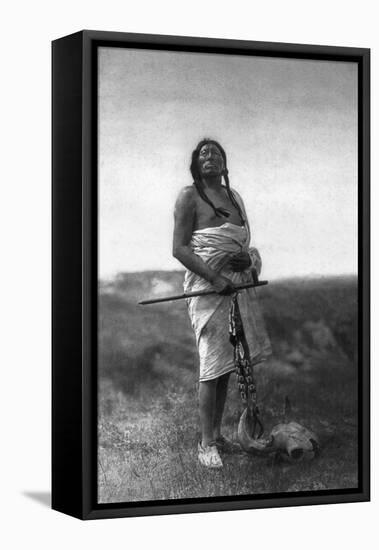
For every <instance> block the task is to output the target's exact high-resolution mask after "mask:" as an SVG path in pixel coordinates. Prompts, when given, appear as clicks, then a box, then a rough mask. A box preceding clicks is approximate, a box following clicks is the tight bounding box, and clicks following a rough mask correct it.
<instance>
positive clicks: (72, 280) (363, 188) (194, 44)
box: [52, 30, 370, 519]
mask: <svg viewBox="0 0 379 550" xmlns="http://www.w3.org/2000/svg"><path fill="white" fill-rule="evenodd" d="M99 46H115V47H129V48H140V49H146V48H148V49H154V50H166V51H186V52H208V53H223V54H234V55H241V56H244V55H264V56H275V57H278V56H279V57H283V58H299V59H316V60H334V61H353V62H356V63H358V85H359V90H358V102H359V108H358V111H359V121H358V125H359V130H358V139H359V144H358V175H359V197H358V209H359V231H358V237H359V253H358V266H359V269H358V293H359V308H358V312H359V326H358V331H359V349H358V354H359V387H358V394H359V418H358V422H359V460H358V463H359V487H358V488H357V489H341V490H325V491H315V492H307V493H304V492H303V493H288V494H279V495H274V494H270V495H263V496H262V495H257V496H254V495H249V496H236V497H220V498H204V499H191V500H175V501H149V502H141V503H136V502H130V503H125V504H118V503H117V504H98V503H97V498H96V484H97V477H96V473H97V461H96V449H97V425H96V421H97V370H96V364H97V48H98V47H99ZM52 62H53V63H52V96H53V106H52V114H53V122H52V137H53V145H52V157H53V168H52V180H53V197H52V211H53V226H52V230H53V249H52V256H53V266H52V278H53V289H52V298H53V310H52V321H53V328H52V339H53V354H52V379H53V381H52V508H53V509H55V510H58V511H60V512H64V513H66V514H69V515H72V516H75V517H77V518H81V519H97V518H113V517H123V516H145V515H155V514H174V513H175V514H178V513H187V512H204V511H217V510H240V509H248V508H267V507H280V506H301V505H309V504H329V503H342V502H359V501H367V500H369V499H370V363H369V357H370V342H369V333H370V305H369V302H370V258H369V250H370V207H369V194H370V50H369V49H365V48H350V47H335V46H316V45H301V44H283V43H268V42H254V41H241V40H219V39H208V38H193V37H191V38H189V37H179V36H159V35H145V34H129V33H118V32H102V31H90V30H88V31H87V30H86V31H81V32H78V33H75V34H72V35H70V36H66V37H63V38H61V39H58V40H55V41H54V42H53V43H52Z"/></svg>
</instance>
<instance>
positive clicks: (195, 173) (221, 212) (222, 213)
mask: <svg viewBox="0 0 379 550" xmlns="http://www.w3.org/2000/svg"><path fill="white" fill-rule="evenodd" d="M204 145H215V146H216V147H217V149H218V150H219V151H220V153H221V156H222V158H223V160H224V170H223V173H222V175H223V176H224V180H225V187H226V191H227V193H228V196H229V198H230V200H231V202H232V204H233V205H234V206H235V207H236V209H237V211H238V213H239V215H240V217H241V220H243V219H244V217H243V214H242V211H241V207H240V205H239V204H238V202H237V200H236V198H235V196H234V194H233V191H232V190H231V189H230V183H229V176H228V168H227V166H226V153H225V151H224V149H223V147H221V145H220V144H219V143H218V142H217V141H215V140H213V139H208V138H205V139H203V140H201V141H200V143H198V144H197V146H196V149H195V150H194V151H193V152H192V160H191V166H190V170H191V174H192V177H193V184H194V186H195V187H196V190H197V192H198V193H199V195H200V197H201V198H202V199H203V201H205V202H206V203H207V204H209V206H210V207H211V208H212V209H213V211H214V213H215V214H216V216H218V217H219V218H221V217H223V218H228V217H229V216H230V212H228V211H227V210H226V209H225V208H216V207H215V205H214V204H213V202H212V201H211V200H210V198H209V197H208V196H207V194H206V193H205V191H204V185H203V182H202V181H201V175H200V171H199V154H200V150H201V148H202V147H204Z"/></svg>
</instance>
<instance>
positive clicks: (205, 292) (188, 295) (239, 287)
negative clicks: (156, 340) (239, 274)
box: [138, 281, 268, 306]
mask: <svg viewBox="0 0 379 550" xmlns="http://www.w3.org/2000/svg"><path fill="white" fill-rule="evenodd" d="M267 284H268V281H257V282H254V283H245V284H242V285H235V287H234V288H235V289H236V291H238V290H244V289H245V288H253V287H256V286H264V285H267ZM209 294H217V292H216V291H215V290H199V291H198V292H187V293H183V294H177V295H176V296H166V297H165V298H153V299H152V300H142V302H138V303H139V304H140V305H141V306H146V305H148V304H160V303H162V302H172V301H173V300H183V299H184V298H193V297H194V296H208V295H209ZM231 294H232V293H231Z"/></svg>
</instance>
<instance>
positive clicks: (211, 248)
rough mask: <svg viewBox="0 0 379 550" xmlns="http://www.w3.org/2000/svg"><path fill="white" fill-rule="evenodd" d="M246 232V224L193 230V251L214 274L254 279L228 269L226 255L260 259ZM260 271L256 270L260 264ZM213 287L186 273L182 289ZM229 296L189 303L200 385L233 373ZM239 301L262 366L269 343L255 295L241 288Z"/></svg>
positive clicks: (254, 354)
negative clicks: (240, 255) (250, 246)
mask: <svg viewBox="0 0 379 550" xmlns="http://www.w3.org/2000/svg"><path fill="white" fill-rule="evenodd" d="M249 244H250V230H249V225H248V223H247V220H246V221H245V225H243V226H238V225H235V224H233V223H229V222H226V223H224V224H223V225H221V226H219V227H206V228H204V229H199V230H196V231H194V232H193V234H192V239H191V247H192V250H193V252H194V253H195V254H196V255H198V256H200V258H201V259H202V260H203V261H204V262H206V263H207V264H208V265H209V267H211V268H212V269H213V270H215V271H218V272H219V273H220V275H223V276H225V277H227V278H228V279H230V280H231V281H233V283H235V284H241V283H244V282H251V281H252V273H251V268H248V269H246V270H245V271H242V272H236V271H232V270H231V269H230V268H229V267H227V266H226V263H227V262H228V261H229V259H230V256H231V255H233V254H236V253H238V252H241V251H246V252H249V253H250V256H251V257H252V259H253V260H254V258H259V254H257V251H256V249H253V248H249ZM258 267H259V266H258ZM206 289H212V285H211V284H210V283H209V282H207V281H206V280H205V279H203V278H202V277H200V276H199V275H196V274H195V273H193V272H191V271H186V274H185V279H184V291H185V292H192V291H199V290H206ZM230 302H231V296H222V295H220V294H212V295H210V296H197V297H194V298H188V299H187V306H188V312H189V316H190V319H191V323H192V327H193V329H194V331H195V335H196V342H197V347H198V351H199V357H200V381H201V382H203V381H207V380H212V379H214V378H218V377H219V376H222V375H223V374H226V373H227V372H230V371H232V370H234V362H233V346H232V344H231V343H230V341H229V332H228V331H229V308H230ZM238 303H239V308H240V313H241V318H242V322H243V327H244V331H245V336H246V340H247V343H248V346H249V352H250V359H251V361H252V363H253V364H254V363H260V362H261V361H264V360H265V359H266V358H267V357H268V356H269V355H270V354H271V345H270V341H269V338H268V336H267V332H266V329H265V326H264V321H263V318H262V315H261V312H260V308H259V304H258V298H257V291H256V289H255V288H249V289H245V290H242V291H240V292H239V294H238Z"/></svg>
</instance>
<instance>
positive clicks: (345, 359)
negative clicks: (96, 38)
mask: <svg viewBox="0 0 379 550" xmlns="http://www.w3.org/2000/svg"><path fill="white" fill-rule="evenodd" d="M182 276H183V275H182V273H181V272H168V273H165V272H145V273H143V274H128V275H123V276H120V277H118V278H117V279H116V280H115V281H114V282H113V283H107V284H105V283H103V284H102V285H101V288H100V320H99V418H98V435H99V451H98V489H99V501H100V502H103V503H105V502H123V501H145V500H159V499H168V498H169V499H176V498H195V497H212V496H221V495H244V494H264V493H278V492H297V491H306V490H315V489H316V490H326V489H334V488H338V489H341V488H353V487H356V486H357V395H356V387H357V365H356V361H357V357H356V354H357V352H356V341H357V333H356V316H357V293H356V280H355V279H352V278H351V279H346V278H345V279H343V278H333V279H317V280H303V281H300V280H299V281H281V282H275V283H272V284H271V285H269V286H268V287H264V288H262V289H259V294H260V297H261V304H262V308H263V310H264V315H265V319H266V323H267V328H268V331H269V333H270V337H271V339H272V344H273V349H274V355H273V358H272V360H271V361H270V362H268V363H267V364H266V365H265V366H264V367H262V368H261V369H260V370H259V371H258V372H256V378H257V382H258V398H259V403H260V408H261V413H262V418H263V420H264V424H265V429H266V432H269V431H270V429H271V428H272V427H273V426H274V425H275V424H277V423H278V422H281V421H283V420H284V416H283V415H284V400H285V397H286V396H288V398H289V400H290V403H291V405H292V413H291V417H290V418H287V420H290V419H294V420H296V421H298V422H300V423H302V424H304V425H305V426H307V427H309V428H311V429H313V430H315V431H316V433H317V434H318V435H319V437H320V440H321V445H322V452H321V455H320V456H319V457H318V458H317V459H315V460H314V461H312V462H310V463H302V464H298V465H288V464H286V463H283V462H280V461H278V460H276V459H274V458H271V457H270V458H259V457H255V456H251V455H247V454H246V453H243V452H242V451H237V452H235V453H234V454H229V455H223V462H224V468H223V469H222V470H219V471H208V470H205V469H204V468H202V467H201V466H200V465H199V464H198V461H197V452H196V450H197V442H198V439H199V429H198V426H199V418H198V410H197V377H198V375H197V356H196V348H195V344H194V337H193V334H192V329H191V327H190V324H189V320H188V316H187V312H186V308H185V304H184V303H183V302H177V303H171V304H162V305H155V306H149V307H141V306H138V305H137V301H138V299H142V298H143V297H146V296H150V295H154V294H168V293H171V292H176V291H178V290H179V291H180V285H181V281H182ZM241 412H242V407H241V402H240V399H239V395H238V392H237V389H236V382H235V380H234V377H233V375H232V377H231V380H230V386H229V394H228V400H227V406H226V411H225V416H224V433H225V435H227V436H228V437H230V438H232V439H236V432H237V425H238V419H239V415H240V413H241Z"/></svg>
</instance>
